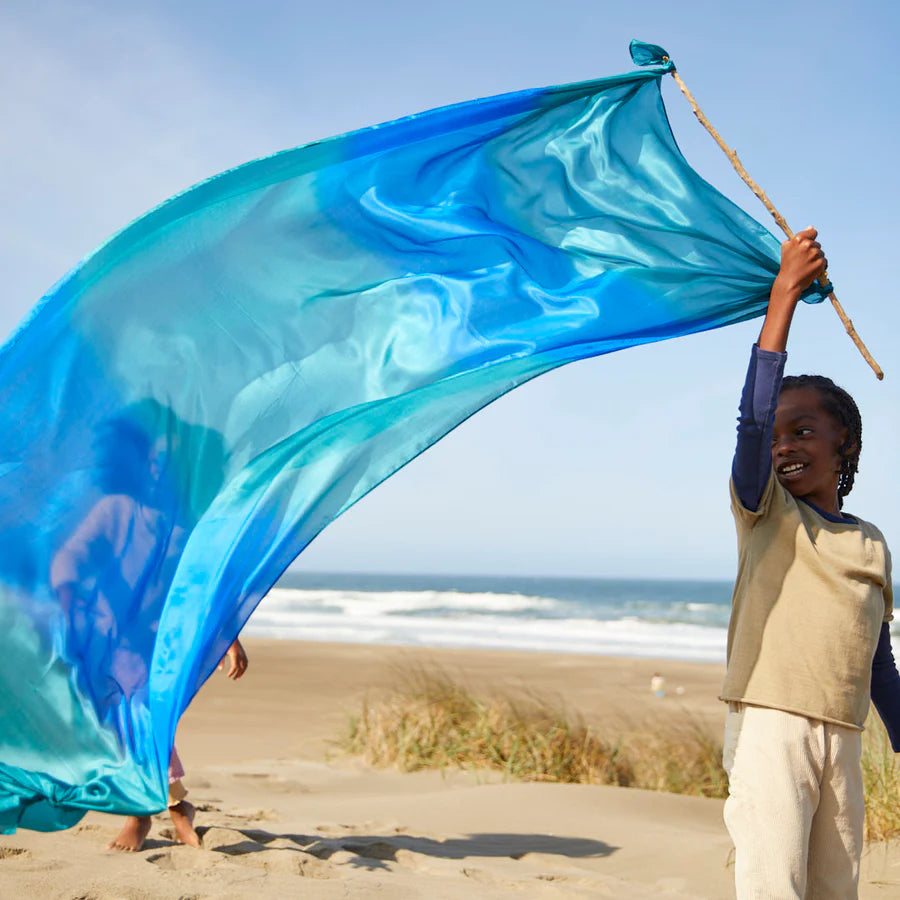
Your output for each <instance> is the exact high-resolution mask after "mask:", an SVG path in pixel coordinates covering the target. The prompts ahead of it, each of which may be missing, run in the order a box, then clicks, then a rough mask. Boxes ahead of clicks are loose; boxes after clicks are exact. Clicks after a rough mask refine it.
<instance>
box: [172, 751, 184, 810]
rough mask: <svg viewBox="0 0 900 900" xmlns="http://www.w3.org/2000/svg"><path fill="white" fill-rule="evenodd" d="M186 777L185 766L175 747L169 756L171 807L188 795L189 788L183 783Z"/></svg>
mask: <svg viewBox="0 0 900 900" xmlns="http://www.w3.org/2000/svg"><path fill="white" fill-rule="evenodd" d="M182 778H184V766H183V765H182V764H181V758H180V757H179V756H178V751H177V750H176V749H175V748H174V747H173V748H172V755H171V757H169V807H170V808H171V807H173V806H177V805H178V804H179V803H181V801H182V800H184V798H185V797H187V788H186V787H185V786H184V785H183V784H182V783H181V779H182Z"/></svg>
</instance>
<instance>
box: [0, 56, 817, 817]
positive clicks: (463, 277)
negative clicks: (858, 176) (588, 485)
mask: <svg viewBox="0 0 900 900" xmlns="http://www.w3.org/2000/svg"><path fill="white" fill-rule="evenodd" d="M635 53H636V54H637V56H638V57H639V59H638V61H639V62H641V63H642V64H648V63H649V64H651V65H653V68H651V69H648V70H645V71H635V72H632V73H630V74H626V75H621V76H617V77H612V78H604V79H600V80H597V81H591V82H585V83H580V84H572V85H566V86H562V87H552V88H546V89H541V90H528V91H522V92H520V93H514V94H507V95H504V96H499V97H491V98H488V99H484V100H478V101H475V102H471V103H463V104H460V105H457V106H451V107H447V108H445V109H438V110H434V111H431V112H426V113H422V114H420V115H414V116H410V117H409V118H406V119H402V120H399V121H397V122H391V123H388V124H385V125H379V126H376V127H374V128H368V129H365V130H363V131H359V132H354V133H352V134H347V135H343V136H341V137H336V138H333V139H331V140H327V141H323V142H320V143H315V144H310V145H308V146H305V147H301V148H299V149H295V150H290V151H286V152H283V153H279V154H276V155H274V156H271V157H268V158H266V159H262V160H258V161H256V162H251V163H248V164H247V165H244V166H241V167H240V168H237V169H234V170H232V171H229V172H225V173H224V174H221V175H219V176H217V177H215V178H212V179H210V180H209V181H205V182H203V183H201V184H199V185H197V186H196V187H194V188H192V189H191V190H188V191H187V192H185V193H183V194H180V195H178V196H176V197H174V198H172V199H171V200H169V201H168V202H166V203H164V204H163V205H162V206H160V207H158V208H157V209H154V210H153V211H151V212H150V213H148V214H147V215H145V216H143V217H142V218H140V219H138V220H137V221H136V222H134V223H133V224H131V225H130V226H128V227H127V228H125V229H124V230H123V231H121V232H119V233H118V234H117V235H115V236H114V237H113V238H112V239H111V240H109V241H108V242H107V243H106V244H104V245H103V246H102V247H100V248H99V249H98V250H96V251H95V252H94V253H93V254H92V255H91V256H89V257H88V258H87V259H85V260H84V261H83V262H82V263H81V264H80V265H78V266H77V267H76V268H75V269H74V270H72V271H71V272H70V273H69V274H68V275H66V276H65V277H64V278H63V279H62V280H61V281H60V282H59V283H58V284H57V285H56V286H55V287H54V288H53V289H52V290H51V291H50V292H49V293H48V294H47V295H46V296H45V297H44V298H43V299H42V300H41V302H40V303H39V304H38V306H37V307H36V308H35V310H34V311H33V312H32V313H31V314H30V316H29V317H28V318H27V320H26V321H25V323H24V324H23V325H22V326H20V328H19V329H18V331H17V332H16V333H14V335H13V336H12V337H11V339H10V340H9V341H8V342H7V344H6V345H5V347H3V349H2V351H0V391H2V403H0V529H2V535H3V552H2V554H0V635H2V638H0V640H2V653H0V829H3V830H5V831H11V830H14V829H15V828H16V827H26V828H33V829H40V830H49V829H57V828H65V827H68V826H70V825H72V824H74V823H75V822H76V821H77V820H78V819H79V818H80V817H81V816H82V815H83V814H84V812H85V811H86V810H88V809H97V810H104V811H107V812H113V813H137V814H140V813H151V812H155V811H158V810H160V809H162V808H164V807H165V805H166V788H167V778H166V767H167V763H168V759H169V753H170V750H171V747H172V742H173V736H174V732H175V726H176V724H177V722H178V719H179V717H180V716H181V714H182V712H183V711H184V709H185V708H186V706H187V704H188V703H189V702H190V700H191V698H192V697H193V695H194V694H195V692H196V691H197V690H198V689H199V687H200V686H201V685H202V684H203V682H204V681H205V680H206V678H207V677H208V676H209V675H210V673H211V672H212V671H213V669H214V668H215V666H216V664H217V663H218V661H219V659H220V658H221V656H222V655H223V653H224V651H225V649H226V648H227V647H228V645H229V643H230V642H231V641H232V639H233V638H234V637H235V636H236V635H237V634H238V632H239V630H240V628H241V626H242V625H243V624H244V622H245V621H246V619H247V617H248V616H249V615H250V613H251V612H252V610H253V608H254V607H255V606H256V605H257V603H259V601H260V599H261V598H262V597H263V595H264V594H265V593H266V591H267V590H268V589H269V588H270V587H271V585H272V584H273V583H274V582H275V580H276V579H277V578H278V576H279V575H280V574H281V572H282V571H283V570H284V569H285V567H286V566H287V565H288V564H289V563H290V562H291V561H292V560H293V559H294V558H295V557H296V556H297V554H298V553H300V552H301V551H302V550H303V548H304V547H305V546H306V545H307V544H308V543H309V542H310V541H311V540H312V539H313V538H314V537H315V535H316V534H318V533H319V531H321V530H322V529H323V528H324V527H325V526H326V525H327V524H328V523H329V522H331V521H332V520H333V519H334V518H335V517H336V516H338V515H340V514H341V513H342V512H343V511H344V510H346V509H347V508H348V507H349V506H351V505H352V504H353V503H355V502H356V501H357V500H359V499H360V498H361V497H362V496H363V495H364V494H366V492H367V491H370V490H371V489H372V488H373V487H374V486H375V485H377V484H378V483H379V482H381V481H383V480H384V479H385V478H387V477H388V476H390V475H391V474H392V473H393V472H395V471H397V469H399V468H400V467H401V466H403V465H404V464H405V463H406V462H408V461H409V460H411V459H412V458H413V457H415V456H416V455H417V454H419V453H421V452H422V451H423V450H425V449H426V448H427V447H429V446H430V445H431V444H433V443H434V442H435V441H437V440H439V439H440V438H441V437H442V436H443V435H445V434H446V433H447V432H448V431H450V430H451V429H452V428H454V427H455V426H456V425H458V424H459V423H460V422H462V421H463V420H464V419H466V418H467V417H468V416H470V415H472V414H473V413H474V412H476V411H477V410H479V409H481V408H482V407H483V406H485V405H486V404H488V403H490V402H491V401H492V400H494V399H496V398H497V397H499V396H501V395H502V394H504V393H505V392H507V391H509V390H510V389H512V388H514V387H516V386H517V385H519V384H522V383H523V382H525V381H528V380H529V379H530V378H534V377H535V376H536V375H540V374H541V373H543V372H547V371H549V370H550V369H553V368H555V367H557V366H560V365H563V364H564V363H567V362H570V361H571V360H576V359H582V358H584V357H589V356H596V355H598V354H602V353H609V352H611V351H613V350H618V349H620V348H622V347H628V346H632V345H635V344H642V343H646V342H649V341H657V340H662V339H665V338H672V337H676V336H678V335H682V334H687V333H690V332H695V331H699V330H702V329H708V328H716V327H718V326H721V325H726V324H728V323H730V322H736V321H739V320H742V319H747V318H748V317H751V316H756V315H758V314H760V313H761V312H762V311H763V310H764V308H765V304H766V301H767V295H768V292H769V289H770V286H771V283H772V279H773V276H774V273H775V272H776V271H777V266H778V255H779V254H778V243H777V242H776V241H775V239H774V238H773V237H772V236H771V235H770V234H769V233H768V232H767V231H765V229H763V228H762V227H761V226H760V225H759V224H757V223H756V222H755V221H754V220H752V219H751V218H749V217H748V216H747V215H745V214H744V213H743V212H742V211H741V210H740V209H738V208H737V207H735V206H734V205H733V204H732V203H730V202H729V201H728V200H726V199H725V198H724V197H723V196H721V195H720V194H719V193H717V192H716V191H715V190H714V189H713V188H712V187H710V185H708V184H707V183H706V182H704V181H703V180H702V179H701V178H700V177H699V176H698V175H697V174H696V173H695V172H694V171H693V170H692V169H691V168H690V166H688V164H687V163H686V162H685V160H684V159H683V158H682V156H681V154H680V152H679V151H678V148H677V146H676V144H675V141H674V139H673V136H672V134H671V132H670V129H669V125H668V122H667V119H666V114H665V110H664V108H663V104H662V100H661V96H660V79H661V77H662V75H663V74H664V73H665V72H666V71H668V70H669V69H670V68H671V64H670V63H668V60H667V59H666V58H664V56H663V51H660V50H659V48H654V47H652V46H648V45H638V46H637V47H636V48H635ZM811 299H821V298H820V297H812V298H811ZM598 414H600V413H598ZM285 714H288V715H289V714H290V710H285Z"/></svg>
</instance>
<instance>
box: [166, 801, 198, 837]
mask: <svg viewBox="0 0 900 900" xmlns="http://www.w3.org/2000/svg"><path fill="white" fill-rule="evenodd" d="M195 812H196V810H195V809H194V805H193V804H192V803H188V801H187V800H182V801H181V802H180V803H177V804H175V806H170V807H169V815H170V816H171V817H172V824H173V825H174V826H175V836H176V837H177V838H178V840H179V841H181V843H182V844H187V845H188V846H189V847H199V846H200V838H199V837H198V836H197V832H196V831H194V813H195Z"/></svg>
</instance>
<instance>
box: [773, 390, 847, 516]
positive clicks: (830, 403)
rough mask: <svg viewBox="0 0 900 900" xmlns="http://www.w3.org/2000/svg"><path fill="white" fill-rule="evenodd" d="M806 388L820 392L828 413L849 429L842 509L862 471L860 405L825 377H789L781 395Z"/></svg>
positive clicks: (841, 485) (842, 477) (843, 461)
mask: <svg viewBox="0 0 900 900" xmlns="http://www.w3.org/2000/svg"><path fill="white" fill-rule="evenodd" d="M805 387H809V388H814V389H815V390H817V391H818V392H819V396H820V398H821V400H822V408H823V409H824V410H825V412H827V413H828V414H829V415H830V416H831V417H832V418H833V419H834V420H835V421H836V422H837V423H838V424H839V425H840V426H841V427H842V428H846V429H847V437H846V439H845V440H844V442H843V443H842V444H841V446H840V447H838V451H837V452H838V454H839V455H840V457H841V472H840V480H839V481H838V508H841V507H843V505H844V497H846V496H847V494H849V493H850V491H851V490H853V480H854V478H855V477H856V473H857V471H858V470H859V452H860V450H862V418H861V417H860V414H859V408H858V407H857V405H856V401H855V400H854V399H853V398H852V397H851V396H850V395H849V394H848V393H847V392H846V391H845V390H844V389H843V388H842V387H838V385H836V384H835V383H834V382H833V381H832V380H831V379H830V378H826V377H825V376H824V375H788V376H786V377H785V378H784V379H783V380H782V382H781V393H784V392H785V391H790V390H794V389H795V388H805Z"/></svg>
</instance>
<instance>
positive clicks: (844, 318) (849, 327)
mask: <svg viewBox="0 0 900 900" xmlns="http://www.w3.org/2000/svg"><path fill="white" fill-rule="evenodd" d="M672 77H673V78H674V79H675V81H676V83H677V84H678V87H680V88H681V93H682V94H684V96H685V97H687V99H688V102H689V103H690V104H691V109H692V110H693V111H694V115H695V116H696V117H697V118H698V119H699V120H700V124H701V125H703V127H704V128H705V129H706V130H707V131H708V132H709V133H710V134H711V135H712V136H713V139H714V140H715V142H716V143H717V144H718V145H719V146H720V147H721V148H722V150H723V151H724V152H725V155H726V156H727V157H728V158H729V159H730V160H731V164H732V165H733V166H734V168H735V170H736V171H737V173H738V175H740V176H741V178H742V179H743V180H744V182H745V183H746V184H747V186H748V187H749V188H750V190H751V191H753V193H754V194H756V196H757V197H759V199H760V200H761V201H762V203H763V205H764V206H765V207H766V209H767V210H768V211H769V212H770V213H771V214H772V218H773V219H775V221H776V222H777V223H778V225H779V227H780V228H781V230H782V231H783V232H784V233H785V234H786V235H787V236H788V239H790V238H792V237H793V236H794V232H793V231H791V229H790V227H789V226H788V223H787V222H786V221H785V219H784V216H782V215H781V213H780V212H778V210H777V209H775V206H774V205H773V203H772V201H771V200H770V199H769V198H768V197H767V196H766V192H765V191H764V190H763V189H762V188H761V187H760V186H759V185H758V184H757V183H756V182H755V181H754V180H753V179H752V178H751V177H750V176H749V175H748V174H747V170H746V169H745V168H744V167H743V165H742V164H741V161H740V160H739V159H738V155H737V153H735V151H734V150H732V149H731V147H729V146H728V145H727V144H726V143H725V141H723V140H722V138H721V136H720V135H719V132H718V131H716V129H715V128H714V127H713V126H712V123H711V122H710V121H709V119H707V118H706V116H705V115H704V114H703V110H702V109H700V107H699V106H698V105H697V101H696V100H695V99H694V97H693V95H692V94H691V92H690V91H689V90H688V89H687V85H686V84H685V83H684V82H683V81H682V80H681V76H680V75H679V74H678V72H677V71H675V70H674V69H673V70H672ZM819 282H820V283H821V284H828V273H827V272H823V273H822V276H821V278H819ZM828 299H829V300H830V301H831V305H832V306H833V307H834V311H835V312H836V313H837V314H838V318H839V319H840V320H841V322H843V324H844V328H845V329H846V331H847V334H849V335H850V338H851V340H852V341H853V343H854V344H856V347H857V349H858V350H859V352H860V353H861V354H862V356H863V359H864V360H865V361H866V362H867V363H868V364H869V366H871V368H872V371H873V372H874V373H875V376H876V377H877V378H878V380H879V381H881V379H882V378H884V372H883V371H882V370H881V366H879V365H878V363H877V362H875V360H874V359H873V358H872V354H871V353H869V350H868V348H867V347H866V345H865V344H864V343H863V341H862V338H861V337H860V336H859V335H858V334H857V333H856V329H855V328H854V327H853V322H851V321H850V318H849V316H848V315H847V313H845V312H844V308H843V307H842V306H841V304H840V303H839V302H838V299H837V297H835V295H834V292H832V293H830V294H829V295H828Z"/></svg>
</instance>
